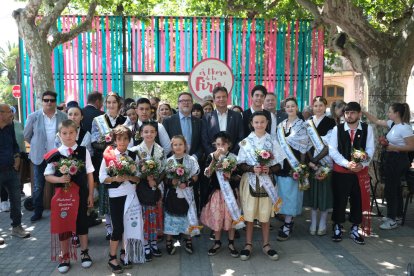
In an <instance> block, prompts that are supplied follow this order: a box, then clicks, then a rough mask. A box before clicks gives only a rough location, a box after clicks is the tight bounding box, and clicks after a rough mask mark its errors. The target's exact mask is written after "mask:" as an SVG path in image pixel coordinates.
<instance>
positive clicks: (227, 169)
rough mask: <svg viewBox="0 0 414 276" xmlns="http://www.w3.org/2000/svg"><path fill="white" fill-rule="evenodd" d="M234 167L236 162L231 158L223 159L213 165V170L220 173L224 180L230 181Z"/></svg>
mask: <svg viewBox="0 0 414 276" xmlns="http://www.w3.org/2000/svg"><path fill="white" fill-rule="evenodd" d="M236 167H237V160H236V159H234V158H232V157H226V158H223V159H221V160H219V161H218V162H217V163H216V165H215V169H216V170H217V171H222V172H223V176H224V178H225V179H226V180H228V179H230V176H231V173H232V172H233V171H234V170H235V169H236Z"/></svg>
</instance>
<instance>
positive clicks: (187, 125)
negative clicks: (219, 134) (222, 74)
mask: <svg viewBox="0 0 414 276" xmlns="http://www.w3.org/2000/svg"><path fill="white" fill-rule="evenodd" d="M192 108H193V96H192V95H191V94H190V93H188V92H183V93H181V94H180V95H178V113H177V114H174V115H172V116H171V117H168V118H166V119H164V122H163V125H164V127H165V130H167V133H168V136H169V137H170V138H172V137H173V136H174V135H183V136H184V137H185V140H186V141H187V146H188V149H187V153H188V154H189V155H192V156H194V157H195V158H196V159H197V160H198V159H200V158H201V156H202V154H203V149H202V146H201V120H200V119H198V118H196V117H193V116H191V110H192Z"/></svg>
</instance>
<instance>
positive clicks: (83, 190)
mask: <svg viewBox="0 0 414 276" xmlns="http://www.w3.org/2000/svg"><path fill="white" fill-rule="evenodd" d="M88 196H89V190H88V188H87V187H86V186H83V187H79V209H78V216H77V218H76V234H78V235H86V234H88V229H89V227H88V226H89V225H88Z"/></svg>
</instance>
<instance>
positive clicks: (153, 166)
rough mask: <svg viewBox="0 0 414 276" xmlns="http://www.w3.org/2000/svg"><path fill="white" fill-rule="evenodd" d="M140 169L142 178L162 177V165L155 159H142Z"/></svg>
mask: <svg viewBox="0 0 414 276" xmlns="http://www.w3.org/2000/svg"><path fill="white" fill-rule="evenodd" d="M139 168H140V171H141V177H142V178H147V177H148V176H150V175H152V176H154V178H157V177H159V175H160V165H159V163H158V162H157V161H155V159H154V158H150V159H141V160H140V161H139Z"/></svg>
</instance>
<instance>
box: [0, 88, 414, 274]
mask: <svg viewBox="0 0 414 276" xmlns="http://www.w3.org/2000/svg"><path fill="white" fill-rule="evenodd" d="M212 94H213V96H212V101H211V102H210V101H206V102H209V103H208V104H205V105H203V106H201V107H202V109H200V108H199V107H198V106H196V105H195V104H193V97H192V95H191V94H190V93H187V92H183V93H181V94H180V95H179V96H178V102H177V105H178V108H177V111H176V112H175V113H174V110H173V108H172V106H171V105H170V104H168V103H162V102H160V101H159V99H156V98H154V99H147V98H140V99H138V100H137V101H134V100H132V101H131V100H127V99H126V100H123V99H121V97H119V96H118V95H117V94H116V93H113V92H111V93H108V95H107V96H106V98H105V100H103V98H102V95H101V94H100V93H99V92H93V93H90V94H89V96H88V105H87V106H86V107H84V108H80V107H79V105H78V104H77V103H71V104H70V105H69V106H68V108H67V110H66V113H64V112H62V111H59V110H57V109H56V98H57V95H56V93H55V92H52V91H46V92H44V93H43V95H42V104H43V108H42V109H40V110H38V111H36V112H34V113H32V114H30V115H29V117H28V118H27V122H26V126H25V128H24V138H25V140H26V141H27V142H28V143H29V144H30V145H31V150H30V153H29V158H30V160H31V162H32V163H33V167H34V179H33V180H34V191H33V203H34V214H33V216H32V217H31V221H32V222H35V221H38V220H40V219H41V218H42V214H43V190H44V185H45V181H47V182H49V183H52V184H53V185H54V187H55V195H54V197H53V199H52V204H51V217H52V219H51V231H52V242H53V244H52V257H53V258H58V257H59V266H58V270H59V272H62V273H65V272H67V271H68V270H69V268H70V260H71V258H74V257H75V256H76V254H75V253H76V252H74V250H73V248H72V246H71V245H70V240H71V239H72V238H73V235H72V234H73V233H76V235H78V237H79V241H80V247H81V263H82V267H84V268H88V267H90V266H91V265H92V258H91V257H90V255H89V251H88V237H87V234H88V224H87V223H86V222H87V220H88V219H87V211H88V208H93V206H94V196H93V194H94V188H95V187H97V189H98V190H99V212H100V214H101V215H102V216H104V217H105V228H106V239H107V240H109V260H108V266H109V268H110V269H111V271H112V272H113V273H122V272H123V270H124V269H125V268H129V267H131V265H132V263H143V262H149V261H151V260H152V258H153V257H160V256H161V255H162V252H161V250H160V249H159V248H158V245H157V244H158V241H159V239H160V237H161V236H165V240H166V251H167V253H168V254H169V255H172V254H175V252H176V247H175V243H174V239H177V238H182V239H183V242H184V249H185V251H186V252H188V253H189V254H191V253H193V251H194V248H193V244H192V237H194V236H197V235H199V234H200V229H201V227H202V225H204V226H206V227H208V228H209V229H211V231H212V233H211V238H212V239H213V240H214V243H213V245H212V247H211V248H210V249H209V250H208V252H207V253H208V255H210V256H213V255H216V254H217V253H218V252H219V250H220V249H221V246H222V242H221V235H222V232H223V231H227V232H228V246H227V247H228V250H229V254H230V255H231V256H232V257H240V259H241V260H247V259H249V258H250V256H251V254H252V250H253V242H252V239H253V227H254V224H255V223H259V224H260V226H261V232H262V251H263V253H264V254H265V255H266V256H268V257H269V258H270V259H272V260H277V259H278V258H279V256H278V253H277V251H276V250H275V249H273V248H272V247H271V245H270V243H269V240H270V237H269V235H270V231H269V230H270V219H271V218H272V217H274V216H275V215H276V214H277V215H278V216H279V219H281V220H283V225H282V226H281V227H280V230H279V232H278V236H277V240H279V241H285V240H288V239H289V238H290V237H291V234H292V231H293V229H294V218H295V217H296V216H298V215H300V214H301V213H302V209H303V207H304V206H305V207H310V209H311V223H310V226H309V233H310V234H311V235H319V236H323V235H326V234H327V225H328V222H327V220H328V212H329V211H330V210H332V225H333V230H332V240H333V241H335V242H339V241H341V240H342V235H343V224H344V223H345V221H346V212H345V211H346V207H347V205H348V201H349V204H350V214H349V217H348V219H349V221H350V222H351V228H350V231H349V234H350V238H351V239H352V240H353V241H354V242H355V243H357V244H364V243H365V241H364V233H369V230H370V217H369V213H370V190H369V175H368V165H369V162H370V160H371V159H372V157H373V155H374V150H375V142H374V133H373V130H372V127H371V126H369V125H368V124H366V123H364V122H362V121H361V116H362V114H363V113H364V114H365V115H366V117H367V118H368V119H369V120H370V121H372V122H373V123H376V124H378V125H383V126H387V127H388V128H389V129H390V131H389V132H388V134H387V136H386V139H387V142H388V144H384V151H385V166H386V167H387V169H386V178H385V187H386V189H385V197H386V199H387V211H388V212H387V217H386V218H385V219H384V222H383V224H381V226H380V228H381V229H393V228H396V227H397V225H398V224H397V222H398V218H399V217H400V216H401V215H402V194H401V188H400V184H401V183H400V182H399V181H400V180H399V179H400V178H401V176H402V175H403V174H404V173H405V171H406V170H407V169H408V167H409V164H410V161H409V159H408V155H407V152H409V151H412V150H414V135H413V131H412V129H411V127H410V125H409V115H407V114H410V110H409V107H408V105H407V104H399V103H397V104H393V105H391V106H390V110H389V114H388V116H389V119H390V121H387V122H386V121H381V120H378V119H377V118H376V117H375V116H373V115H371V114H369V113H367V112H362V110H361V106H360V105H359V104H358V103H356V102H349V103H347V104H338V105H336V106H335V108H333V109H331V113H332V114H333V116H332V117H333V118H332V117H329V116H327V115H326V109H327V106H328V103H327V101H326V99H325V98H323V97H321V96H318V97H315V98H314V99H313V101H312V114H311V116H310V117H309V118H307V119H305V118H304V116H303V115H304V114H303V115H302V114H301V113H300V112H299V110H298V102H297V101H296V99H295V98H292V97H290V98H286V99H284V100H283V102H284V108H283V110H276V103H277V99H276V96H275V94H273V93H268V92H267V89H266V88H265V87H264V86H262V85H257V86H255V87H254V88H253V89H252V90H251V95H250V96H251V107H250V108H249V109H247V110H245V111H243V110H242V109H241V107H237V106H236V107H233V108H229V107H228V96H229V95H228V91H227V89H226V88H225V87H216V88H215V89H214V90H213V93H212ZM104 105H105V111H106V112H105V113H104V112H102V111H101V109H102V107H103V106H104ZM194 107H196V108H194ZM204 107H208V109H205V108H204ZM0 108H1V109H0V112H1V113H0V115H1V125H0V176H1V177H0V180H1V181H0V183H1V185H4V186H5V187H6V188H7V189H8V190H9V192H10V196H11V202H12V198H13V200H14V197H16V195H15V193H13V192H12V191H13V189H14V188H13V189H12V185H13V184H12V183H13V182H12V181H10V179H11V178H14V177H15V175H14V173H15V170H16V169H17V167H18V166H19V164H18V157H17V155H16V152H18V146H17V143H16V139H15V138H14V133H13V131H12V129H11V127H10V123H11V122H9V121H10V118H9V117H10V116H9V114H8V110H9V109H10V108H9V107H8V106H6V105H1V106H0ZM203 113H204V114H203ZM306 117H308V116H306ZM5 145H8V146H5ZM11 145H13V147H12V146H11ZM72 167H73V168H72ZM11 169H12V170H11ZM367 183H368V184H367ZM68 198H70V199H73V198H75V199H76V203H75V204H72V205H70V206H69V205H65V204H63V205H62V202H66V201H67V200H68ZM11 209H12V212H11V217H12V220H13V223H12V226H13V232H12V234H13V233H15V234H16V233H17V234H16V235H18V236H21V237H27V235H28V233H27V232H26V231H25V230H24V229H23V228H22V227H21V213H20V206H16V204H14V205H13V204H12V206H11ZM318 215H319V219H318ZM360 227H361V228H360ZM241 228H245V230H246V231H245V234H246V243H245V245H244V247H243V249H242V250H240V251H239V250H237V247H236V245H235V242H234V239H235V236H236V234H237V232H238V229H241ZM361 229H362V231H361ZM119 247H120V248H121V249H120V252H119V258H118V257H117V252H118V248H119Z"/></svg>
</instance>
